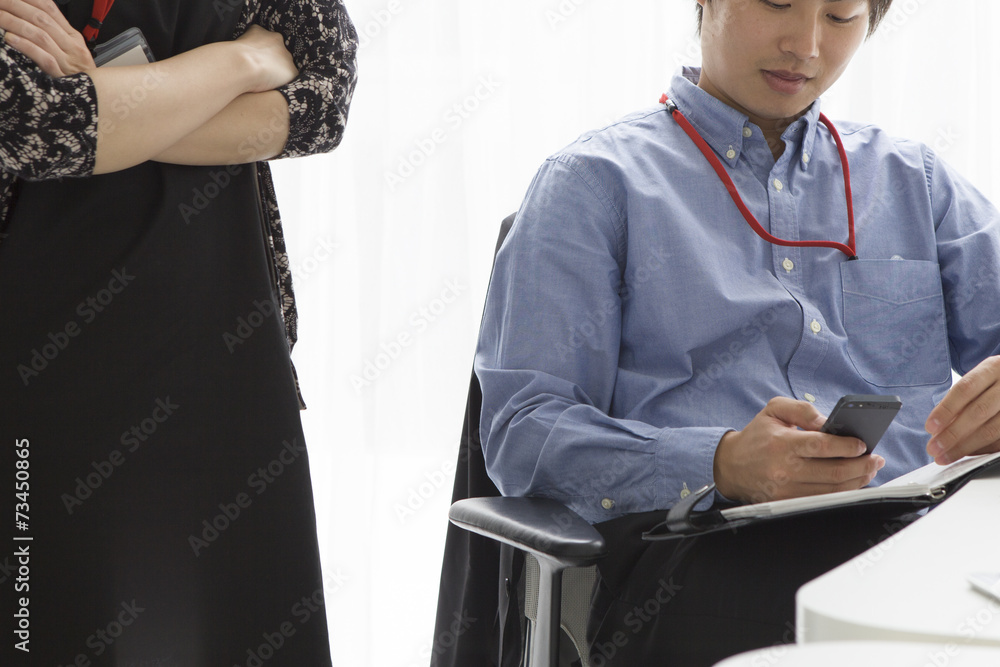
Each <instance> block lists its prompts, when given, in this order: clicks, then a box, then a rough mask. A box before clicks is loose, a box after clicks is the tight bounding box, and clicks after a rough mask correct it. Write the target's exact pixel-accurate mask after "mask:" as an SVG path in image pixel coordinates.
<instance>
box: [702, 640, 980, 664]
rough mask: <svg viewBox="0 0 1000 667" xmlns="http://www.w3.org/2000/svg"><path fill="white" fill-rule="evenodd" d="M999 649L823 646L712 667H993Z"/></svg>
mask: <svg viewBox="0 0 1000 667" xmlns="http://www.w3.org/2000/svg"><path fill="white" fill-rule="evenodd" d="M997 665H1000V649H993V648H984V647H981V646H962V647H960V648H959V647H957V646H945V645H942V644H927V643H924V642H919V643H902V642H899V643H897V642H826V643H819V644H799V645H798V646H795V645H791V646H774V647H771V648H766V649H761V650H759V651H752V652H750V653H741V654H740V655H737V656H733V657H732V658H728V659H726V660H723V661H722V662H720V663H718V664H717V665H716V667H845V666H847V667H997Z"/></svg>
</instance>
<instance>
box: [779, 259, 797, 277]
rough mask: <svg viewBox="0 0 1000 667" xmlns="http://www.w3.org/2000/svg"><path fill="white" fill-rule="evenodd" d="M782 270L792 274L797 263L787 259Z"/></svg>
mask: <svg viewBox="0 0 1000 667" xmlns="http://www.w3.org/2000/svg"><path fill="white" fill-rule="evenodd" d="M781 268H783V269H784V270H785V271H787V272H788V273H791V272H792V269H794V268H795V262H793V261H792V260H790V259H788V258H787V257H786V258H785V261H784V262H782V263H781Z"/></svg>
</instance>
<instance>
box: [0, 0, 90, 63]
mask: <svg viewBox="0 0 1000 667" xmlns="http://www.w3.org/2000/svg"><path fill="white" fill-rule="evenodd" d="M0 28H3V29H4V30H5V31H6V34H5V35H4V39H5V40H6V41H7V43H8V44H10V45H11V46H12V47H14V48H15V49H17V50H18V51H20V52H21V53H23V54H24V55H26V56H27V57H29V58H31V59H32V60H33V61H35V64H36V65H38V66H39V67H40V68H41V69H42V71H44V72H45V73H46V74H48V75H50V76H54V77H62V76H69V75H71V74H78V73H80V72H90V71H92V70H94V69H96V67H97V66H96V65H95V64H94V58H93V57H92V56H91V55H90V51H89V50H88V49H87V44H86V41H85V40H84V38H83V35H81V34H80V33H79V32H78V31H76V30H74V29H73V26H71V25H70V24H69V22H68V21H67V20H66V17H65V16H63V15H62V12H60V11H59V8H58V7H56V5H55V3H54V2H52V0H0Z"/></svg>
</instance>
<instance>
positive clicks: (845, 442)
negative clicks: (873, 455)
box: [792, 432, 868, 459]
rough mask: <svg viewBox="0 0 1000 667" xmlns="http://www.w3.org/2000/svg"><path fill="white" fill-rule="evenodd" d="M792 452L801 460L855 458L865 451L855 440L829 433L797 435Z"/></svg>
mask: <svg viewBox="0 0 1000 667" xmlns="http://www.w3.org/2000/svg"><path fill="white" fill-rule="evenodd" d="M795 435H796V436H797V437H796V438H795V442H794V444H793V445H792V452H794V454H795V455H796V456H798V457H801V458H803V459H835V458H855V457H858V456H861V455H862V454H864V453H865V451H867V449H868V448H867V447H866V446H865V443H864V442H862V441H861V440H858V439H857V438H851V437H847V436H841V435H832V434H830V433H815V432H809V433H797V434H795Z"/></svg>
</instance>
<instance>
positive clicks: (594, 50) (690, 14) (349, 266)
mask: <svg viewBox="0 0 1000 667" xmlns="http://www.w3.org/2000/svg"><path fill="white" fill-rule="evenodd" d="M790 1H791V0H790ZM347 4H348V9H349V11H350V12H351V15H352V17H353V19H354V22H355V24H356V25H357V27H358V30H359V32H360V33H361V40H362V48H361V52H360V79H359V84H358V89H357V94H356V96H355V99H354V104H353V107H352V109H351V120H350V123H349V125H348V130H347V135H346V138H345V139H344V142H343V145H342V146H341V147H340V148H339V149H338V150H337V151H336V152H334V153H333V154H330V155H324V156H318V157H312V158H306V159H301V160H292V161H284V162H278V163H275V165H274V170H275V177H276V182H277V188H278V196H279V202H280V204H281V208H282V211H283V214H284V221H285V229H286V232H287V234H288V241H289V249H290V253H291V258H292V263H293V266H294V267H295V287H296V291H297V293H298V297H299V310H300V315H301V325H300V342H299V344H298V347H297V348H296V351H295V355H294V356H295V360H296V363H297V366H298V369H299V373H300V375H301V380H302V386H303V390H304V392H305V397H306V401H307V403H308V404H309V409H308V410H307V411H306V412H305V413H303V419H304V422H305V430H306V438H307V441H308V444H309V447H310V455H311V460H312V474H313V481H314V486H315V493H316V512H317V517H318V524H319V534H320V543H321V549H322V552H323V562H324V567H325V572H326V575H327V586H326V594H327V604H328V612H329V623H330V631H331V636H332V642H333V647H334V657H335V664H338V665H350V666H352V667H362V666H366V665H372V666H375V665H377V666H379V667H394V666H399V667H411V666H415V665H426V664H427V663H428V660H429V655H430V650H431V646H432V642H433V640H434V637H433V636H432V635H433V619H434V609H435V602H436V596H437V586H438V577H439V573H440V566H441V554H442V548H443V544H444V534H445V528H446V523H447V519H446V511H447V507H448V504H449V501H450V496H451V485H452V482H453V465H454V462H455V459H456V454H457V450H458V439H459V435H460V430H461V425H462V417H463V408H464V405H465V394H466V390H467V387H468V380H469V373H470V369H471V365H472V358H473V352H474V348H475V338H476V333H477V330H478V326H479V319H480V315H481V311H482V305H483V299H484V296H485V292H486V285H487V280H488V277H489V272H490V263H491V260H492V254H493V246H494V242H495V239H496V234H497V230H498V226H499V223H500V221H501V219H502V218H503V217H504V216H506V215H507V214H508V213H510V212H512V211H514V210H516V208H517V207H518V205H519V203H520V200H521V197H522V196H523V194H524V192H525V190H526V188H527V186H528V184H529V182H530V180H531V178H532V176H533V174H534V171H535V169H536V168H537V167H538V165H539V164H540V163H541V161H542V160H543V159H544V158H545V157H546V156H547V155H549V154H550V153H552V152H554V151H556V150H557V149H559V148H561V147H562V146H564V145H565V144H567V143H568V142H570V141H572V140H573V139H574V138H575V137H576V136H577V135H578V134H580V133H582V132H583V131H585V130H588V129H592V128H595V127H598V126H601V125H603V124H606V123H608V122H610V121H612V120H614V119H616V118H618V117H620V116H622V115H624V114H626V113H629V112H631V111H633V110H636V109H639V108H642V107H646V106H649V105H653V104H655V103H656V102H657V99H658V98H659V95H660V93H661V92H663V91H664V90H665V89H666V87H667V85H668V83H669V81H670V77H671V75H672V74H673V72H674V71H675V69H676V68H677V67H678V66H679V65H680V64H697V63H698V61H699V53H700V48H699V42H698V40H697V39H696V37H695V29H694V28H695V12H694V4H695V3H694V0H615V1H613V0H507V1H506V2H486V1H483V0H348V3H347ZM998 19H1000V7H998V3H996V2H995V1H994V0H896V2H895V7H894V9H893V12H892V14H891V15H890V16H889V18H888V20H887V23H886V25H885V26H884V27H883V30H882V31H881V33H880V34H878V35H876V36H875V37H874V38H872V39H871V40H870V41H869V42H868V43H867V44H866V46H865V47H863V49H862V51H861V52H860V53H859V55H858V56H857V58H856V60H855V62H854V63H853V65H852V66H851V69H849V70H848V74H847V75H845V77H844V78H843V79H842V80H841V82H840V83H838V84H837V86H836V87H835V88H834V89H833V90H831V91H830V93H829V94H828V95H827V96H826V98H825V99H824V109H825V111H826V113H827V115H829V116H830V117H831V118H833V119H834V120H836V119H851V120H859V121H870V122H873V123H876V124H879V125H881V126H883V127H884V128H886V129H888V130H889V131H891V132H892V133H894V134H898V135H900V136H906V137H909V138H912V139H914V140H918V141H923V142H926V143H928V144H930V145H932V146H934V147H935V148H936V149H937V150H938V151H939V152H940V153H941V154H943V155H944V156H945V157H946V159H948V160H949V161H950V162H951V163H953V164H954V165H955V166H956V167H957V168H958V169H959V170H960V171H961V172H962V173H964V174H965V175H966V176H967V177H969V178H970V179H971V180H972V181H973V182H974V183H975V184H976V185H977V186H978V187H979V188H981V189H982V190H983V191H984V192H985V193H986V194H987V195H988V196H991V197H992V198H993V199H994V200H996V199H997V197H998V196H1000V168H998V166H997V156H998V155H1000V132H998V131H997V129H996V128H995V127H994V125H995V124H996V122H997V121H996V116H997V113H998V111H997V110H998V109H1000V106H998V104H997V103H998V102H1000V80H998V79H997V78H996V77H997V73H998V72H1000V46H998V44H997V41H996V39H995V32H996V28H997V27H998V25H1000V24H998Z"/></svg>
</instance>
